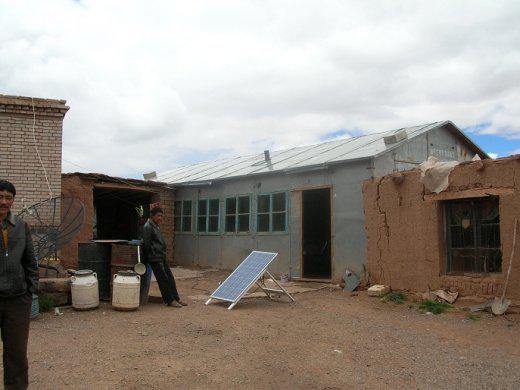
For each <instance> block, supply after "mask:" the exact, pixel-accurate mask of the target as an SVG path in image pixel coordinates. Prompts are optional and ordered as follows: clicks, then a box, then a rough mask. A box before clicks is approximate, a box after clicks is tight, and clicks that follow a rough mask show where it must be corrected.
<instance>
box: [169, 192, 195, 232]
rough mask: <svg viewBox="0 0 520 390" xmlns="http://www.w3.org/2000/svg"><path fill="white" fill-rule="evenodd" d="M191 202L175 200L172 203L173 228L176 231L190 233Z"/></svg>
mask: <svg viewBox="0 0 520 390" xmlns="http://www.w3.org/2000/svg"><path fill="white" fill-rule="evenodd" d="M192 215H193V202H192V201H191V200H176V201H175V202H174V204H173V229H174V231H175V232H178V233H191V227H192V219H191V217H192Z"/></svg>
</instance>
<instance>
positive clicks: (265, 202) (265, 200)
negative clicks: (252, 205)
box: [257, 195, 269, 213]
mask: <svg viewBox="0 0 520 390" xmlns="http://www.w3.org/2000/svg"><path fill="white" fill-rule="evenodd" d="M257 211H258V212H259V213H268V212H269V195H258V210H257Z"/></svg>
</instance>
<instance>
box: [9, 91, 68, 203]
mask: <svg viewBox="0 0 520 390" xmlns="http://www.w3.org/2000/svg"><path fill="white" fill-rule="evenodd" d="M65 103H66V102H65V100H53V99H40V98H33V99H31V98H30V97H21V96H8V95H0V139H1V140H2V142H1V143H0V178H2V179H5V180H9V181H10V182H12V183H13V184H14V185H15V187H16V192H17V196H16V201H15V203H14V205H13V211H14V212H15V213H18V212H20V211H21V209H22V206H23V204H22V199H23V203H24V204H25V206H26V207H29V206H31V205H33V204H35V203H39V202H41V201H43V200H46V199H49V198H50V195H49V188H48V186H47V182H46V180H45V172H44V170H43V168H42V166H41V163H40V161H39V159H38V155H37V153H36V149H35V147H34V139H33V132H32V128H33V122H34V138H36V143H37V145H38V150H39V152H40V156H41V159H42V161H43V165H44V166H45V170H46V171H47V177H48V179H49V182H50V187H51V191H52V193H53V196H59V195H60V192H61V139H62V128H63V118H64V117H65V114H66V113H67V111H68V109H69V107H68V106H66V105H65ZM33 104H34V107H33ZM33 108H34V114H33Z"/></svg>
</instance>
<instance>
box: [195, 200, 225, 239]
mask: <svg viewBox="0 0 520 390" xmlns="http://www.w3.org/2000/svg"><path fill="white" fill-rule="evenodd" d="M219 226H220V199H218V198H211V199H199V200H198V202H197V233H202V234H218V233H219V230H220V229H219Z"/></svg>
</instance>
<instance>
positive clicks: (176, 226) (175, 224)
mask: <svg viewBox="0 0 520 390" xmlns="http://www.w3.org/2000/svg"><path fill="white" fill-rule="evenodd" d="M173 229H174V231H176V232H180V231H181V217H175V218H173Z"/></svg>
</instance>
